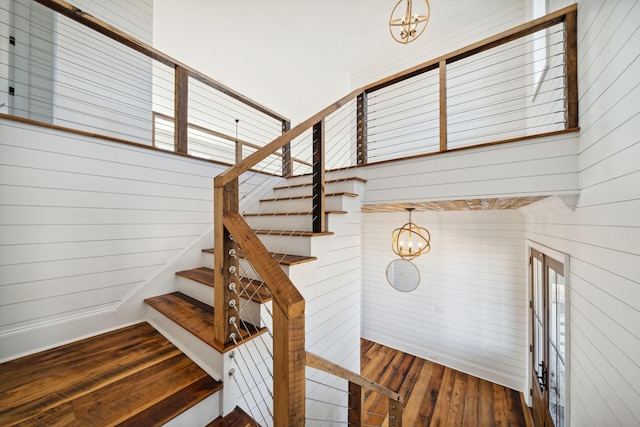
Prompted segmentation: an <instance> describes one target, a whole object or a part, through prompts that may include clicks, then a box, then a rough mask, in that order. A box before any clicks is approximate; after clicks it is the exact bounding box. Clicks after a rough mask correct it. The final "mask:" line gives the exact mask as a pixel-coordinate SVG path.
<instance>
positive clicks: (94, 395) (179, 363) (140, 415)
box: [0, 322, 222, 426]
mask: <svg viewBox="0 0 640 427" xmlns="http://www.w3.org/2000/svg"><path fill="white" fill-rule="evenodd" d="M221 388H222V383H220V382H218V381H215V380H214V379H213V378H211V377H210V376H209V375H208V374H207V373H206V372H205V371H203V370H202V369H201V368H200V367H198V366H197V365H196V364H195V363H193V362H192V361H191V360H190V359H189V358H187V356H185V355H184V354H183V353H182V352H181V351H180V350H178V348H176V347H175V346H174V345H173V344H171V343H170V342H169V341H168V340H167V339H166V338H164V337H163V336H162V335H160V333H158V332H157V331H156V330H155V329H153V328H152V327H151V325H149V324H148V323H146V322H143V323H138V324H136V325H132V326H128V327H126V328H122V329H118V330H116V331H113V332H108V333H105V334H101V335H98V336H95V337H92V338H87V339H84V340H81V341H77V342H74V343H71V344H67V345H64V346H61V347H56V348H54V349H51V350H47V351H43V352H40V353H37V354H33V355H30V356H26V357H22V358H20V359H16V360H12V361H9V362H5V363H2V364H0V425H2V426H14V425H96V426H97V425H103V426H105V425H116V424H117V425H131V426H134V425H136V426H142V425H144V426H160V425H163V424H164V423H166V422H167V421H169V420H171V419H172V418H174V417H176V416H177V415H179V414H180V413H182V412H184V411H185V410H187V409H188V408H190V407H192V406H193V405H195V404H196V403H198V402H200V401H202V400H203V399H205V398H207V397H208V396H210V395H212V394H213V393H215V392H217V391H218V390H220V389H221Z"/></svg>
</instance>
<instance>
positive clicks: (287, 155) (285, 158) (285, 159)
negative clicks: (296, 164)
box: [282, 120, 293, 178]
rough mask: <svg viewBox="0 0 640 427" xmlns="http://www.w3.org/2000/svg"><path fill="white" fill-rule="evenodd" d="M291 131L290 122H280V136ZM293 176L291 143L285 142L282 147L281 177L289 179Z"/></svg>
mask: <svg viewBox="0 0 640 427" xmlns="http://www.w3.org/2000/svg"><path fill="white" fill-rule="evenodd" d="M289 130H291V122H290V121H288V120H283V121H282V134H285V133H287V132H289ZM292 174H293V164H292V163H291V142H287V143H286V144H285V145H284V146H283V147H282V176H283V177H284V178H287V177H290V176H291V175H292Z"/></svg>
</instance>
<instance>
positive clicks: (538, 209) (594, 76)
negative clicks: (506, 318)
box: [524, 0, 640, 426]
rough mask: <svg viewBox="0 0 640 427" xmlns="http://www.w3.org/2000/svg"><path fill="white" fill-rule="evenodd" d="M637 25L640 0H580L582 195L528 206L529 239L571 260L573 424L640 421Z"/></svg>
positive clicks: (639, 52) (639, 50) (557, 4)
mask: <svg viewBox="0 0 640 427" xmlns="http://www.w3.org/2000/svg"><path fill="white" fill-rule="evenodd" d="M550 3H551V5H550V6H551V7H552V10H553V9H557V8H559V7H562V6H566V5H567V3H568V2H566V1H552V2H550ZM639 28H640V2H638V1H635V0H622V1H617V2H613V1H604V2H600V1H595V0H591V1H580V2H578V75H579V80H578V87H579V101H580V127H581V133H580V142H579V168H580V170H579V180H580V189H581V191H580V198H579V200H578V205H577V207H576V209H575V211H574V212H572V211H570V210H568V209H566V208H564V206H562V205H561V204H558V203H557V201H554V200H549V201H548V202H546V203H543V204H540V205H537V206H532V207H531V208H528V209H524V213H525V214H526V237H527V238H529V239H531V240H533V241H536V242H539V243H541V244H544V245H546V246H548V247H551V248H554V249H556V250H559V251H562V252H565V253H568V254H569V255H570V257H571V262H570V272H569V275H570V282H571V284H570V301H571V304H570V318H571V324H570V343H571V347H570V349H571V350H570V355H569V362H568V365H569V367H570V370H571V373H570V378H569V383H570V394H569V396H568V398H569V399H568V405H569V407H570V408H569V409H570V412H571V420H572V421H571V425H573V426H604V425H606V426H632V425H634V426H635V425H640V250H639V249H638V245H637V242H638V240H639V239H640V139H639V135H640V132H639V131H640V106H639V104H638V97H639V96H640V60H639V57H640V31H639Z"/></svg>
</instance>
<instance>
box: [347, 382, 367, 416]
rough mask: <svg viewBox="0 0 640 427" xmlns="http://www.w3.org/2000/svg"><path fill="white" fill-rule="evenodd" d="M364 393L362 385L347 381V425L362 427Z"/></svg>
mask: <svg viewBox="0 0 640 427" xmlns="http://www.w3.org/2000/svg"><path fill="white" fill-rule="evenodd" d="M363 410H364V393H363V392H362V387H361V386H359V385H358V384H356V383H354V382H351V381H349V410H348V414H349V415H348V421H349V426H350V427H351V426H354V427H362V426H363V425H364V417H363V416H362V411H363Z"/></svg>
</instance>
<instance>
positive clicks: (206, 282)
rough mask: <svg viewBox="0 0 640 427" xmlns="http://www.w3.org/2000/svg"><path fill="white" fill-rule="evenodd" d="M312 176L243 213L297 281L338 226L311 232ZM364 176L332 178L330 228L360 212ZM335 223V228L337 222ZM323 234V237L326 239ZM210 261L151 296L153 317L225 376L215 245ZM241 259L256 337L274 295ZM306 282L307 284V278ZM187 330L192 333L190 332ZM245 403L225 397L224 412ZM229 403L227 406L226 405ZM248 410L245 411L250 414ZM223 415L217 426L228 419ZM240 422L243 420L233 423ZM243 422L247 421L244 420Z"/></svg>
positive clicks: (248, 320)
mask: <svg viewBox="0 0 640 427" xmlns="http://www.w3.org/2000/svg"><path fill="white" fill-rule="evenodd" d="M309 180H310V178H309V177H305V176H302V177H294V178H288V179H286V180H285V183H284V185H281V186H278V187H276V188H274V189H273V194H272V197H270V198H265V199H262V200H260V202H259V206H258V207H257V208H256V209H255V210H254V211H251V212H245V213H244V217H245V219H246V221H247V222H248V223H249V225H250V226H251V227H252V229H254V231H255V232H256V234H257V235H258V236H259V238H260V239H261V240H262V242H263V244H264V245H265V246H266V247H267V249H268V250H269V251H270V252H271V256H272V257H273V259H274V260H275V261H277V263H278V264H279V265H280V268H282V270H283V271H284V272H285V274H287V275H288V276H289V277H290V278H292V280H293V281H294V283H296V284H297V283H298V282H305V281H308V280H309V275H310V274H312V271H313V268H314V267H313V264H314V263H315V262H316V261H317V259H318V256H321V255H322V251H323V247H326V243H324V244H323V243H322V242H323V241H324V242H326V239H330V238H331V236H333V234H334V233H333V231H327V232H323V233H313V232H312V231H311V215H312V214H311V196H310V193H311V185H310V184H309ZM364 182H365V181H364V180H362V179H359V178H350V179H346V180H345V179H340V180H334V181H331V180H329V181H327V184H326V187H327V202H326V203H327V228H328V230H332V229H334V228H339V224H340V218H341V217H344V216H345V215H346V214H347V213H348V212H347V211H348V210H351V211H353V210H356V211H359V204H360V202H359V199H358V195H359V194H361V193H362V192H363V190H364ZM332 226H333V227H332ZM323 239H324V240H323ZM203 253H204V255H205V256H206V257H209V258H208V259H206V261H205V262H206V264H207V265H208V266H207V265H201V266H194V268H192V269H188V270H183V271H178V272H176V276H177V290H176V291H175V292H172V293H169V294H165V295H159V296H156V297H153V298H148V299H146V300H145V303H146V304H147V305H148V306H149V319H150V322H151V323H152V324H153V325H154V326H155V327H156V328H158V329H159V330H160V331H161V332H162V333H163V334H164V335H165V336H167V337H168V338H169V339H170V340H171V341H172V342H174V343H176V345H177V346H179V347H180V348H183V349H184V351H185V352H187V354H189V355H190V356H191V357H192V359H194V360H196V361H197V362H198V363H199V364H201V366H202V367H203V369H205V370H206V371H207V372H210V374H211V375H212V376H214V377H215V378H219V379H222V378H224V375H222V373H224V372H226V371H227V370H228V368H227V367H226V366H227V365H225V363H227V361H226V359H227V358H225V357H224V355H225V354H228V353H229V352H230V351H231V350H233V348H234V345H226V346H222V347H221V346H220V345H217V344H216V343H215V342H214V340H213V333H212V330H213V311H214V308H213V288H214V287H215V286H218V284H217V283H214V271H213V269H212V268H211V267H209V266H211V265H213V256H215V250H214V249H213V248H211V249H204V250H203ZM237 256H238V259H239V260H238V261H239V265H240V269H239V271H241V272H242V273H243V274H244V275H245V277H243V279H242V281H243V282H244V283H243V284H242V286H241V288H243V289H244V290H243V291H242V292H241V293H240V305H241V306H242V307H244V308H243V310H242V313H243V316H242V317H243V319H242V320H243V322H242V323H241V324H242V326H243V328H242V333H243V335H244V339H245V340H246V339H251V338H255V337H256V336H258V335H260V334H263V333H265V332H266V331H267V328H268V327H270V326H271V325H269V324H265V322H264V320H263V319H264V318H265V317H266V316H264V313H263V311H264V310H265V308H264V305H269V304H270V302H271V299H272V297H271V295H270V293H269V292H268V291H266V289H265V288H264V287H261V286H260V284H261V283H260V282H258V279H259V278H258V277H257V276H256V275H255V272H254V270H253V269H252V268H251V267H250V266H249V265H248V262H247V261H246V259H245V257H244V254H243V253H242V251H238V254H237ZM302 286H304V283H302ZM185 332H188V333H187V334H185ZM234 398H235V396H234V395H233V394H232V393H228V394H226V393H225V394H223V400H224V399H234ZM240 403H242V402H235V401H232V402H224V403H223V409H222V411H221V412H222V413H223V414H224V413H225V412H227V411H228V410H230V409H231V408H235V407H236V404H240ZM225 408H226V410H225ZM238 411H242V410H241V409H239V408H236V409H233V411H232V412H231V413H230V414H229V416H230V417H232V418H231V419H234V418H233V417H237V416H238ZM245 415H246V414H245ZM224 422H226V421H224V419H223V418H221V419H220V420H218V424H215V425H227V424H224ZM228 425H240V424H228ZM242 425H244V424H242Z"/></svg>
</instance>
